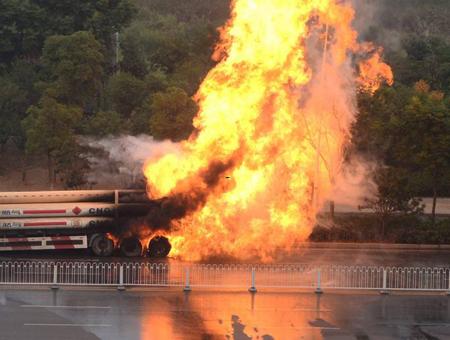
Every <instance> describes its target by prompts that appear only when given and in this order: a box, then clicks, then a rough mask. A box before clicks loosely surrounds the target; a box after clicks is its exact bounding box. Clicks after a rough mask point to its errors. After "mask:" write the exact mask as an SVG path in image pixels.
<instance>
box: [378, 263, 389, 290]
mask: <svg viewBox="0 0 450 340" xmlns="http://www.w3.org/2000/svg"><path fill="white" fill-rule="evenodd" d="M380 294H382V295H387V294H389V292H388V290H387V271H386V268H383V288H382V289H381V291H380Z"/></svg>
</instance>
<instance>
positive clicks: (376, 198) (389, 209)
mask: <svg viewBox="0 0 450 340" xmlns="http://www.w3.org/2000/svg"><path fill="white" fill-rule="evenodd" d="M372 178H373V180H374V183H375V185H376V187H377V189H376V192H375V194H374V195H373V196H372V197H366V198H365V199H364V201H365V205H364V206H362V207H361V209H365V208H369V209H372V210H374V212H375V214H376V215H377V216H378V218H379V220H380V225H381V230H380V234H381V237H382V238H384V237H385V232H386V225H387V223H388V222H389V219H390V217H391V216H392V215H393V214H396V213H399V214H404V215H408V214H418V213H421V212H422V211H423V205H421V203H420V200H419V199H417V198H416V196H415V187H414V183H413V181H412V179H411V178H410V176H409V174H408V172H407V171H405V170H404V169H398V168H393V167H379V168H378V169H376V171H375V172H374V173H373V176H372Z"/></svg>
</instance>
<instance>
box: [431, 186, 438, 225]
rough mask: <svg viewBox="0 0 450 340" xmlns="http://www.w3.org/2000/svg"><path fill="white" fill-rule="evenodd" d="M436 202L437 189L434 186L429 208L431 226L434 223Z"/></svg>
mask: <svg viewBox="0 0 450 340" xmlns="http://www.w3.org/2000/svg"><path fill="white" fill-rule="evenodd" d="M436 201H437V189H436V185H434V186H433V206H432V207H431V222H432V223H433V225H434V224H435V222H436Z"/></svg>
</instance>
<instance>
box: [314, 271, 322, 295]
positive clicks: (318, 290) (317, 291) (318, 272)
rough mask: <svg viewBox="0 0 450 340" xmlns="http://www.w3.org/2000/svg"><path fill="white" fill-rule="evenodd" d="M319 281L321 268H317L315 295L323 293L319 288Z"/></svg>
mask: <svg viewBox="0 0 450 340" xmlns="http://www.w3.org/2000/svg"><path fill="white" fill-rule="evenodd" d="M321 281H322V270H321V268H317V286H316V291H315V293H316V294H322V293H323V291H322V287H321V286H322V283H321Z"/></svg>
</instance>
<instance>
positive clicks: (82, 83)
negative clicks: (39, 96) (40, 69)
mask: <svg viewBox="0 0 450 340" xmlns="http://www.w3.org/2000/svg"><path fill="white" fill-rule="evenodd" d="M42 60H43V63H44V65H45V67H46V70H47V72H48V73H49V79H50V87H53V89H54V90H55V93H56V94H57V96H58V99H59V100H61V101H63V102H65V103H67V104H70V105H73V104H74V105H78V106H81V107H83V108H84V109H85V110H88V109H89V107H92V106H93V105H94V103H95V98H96V97H98V96H99V92H100V90H101V87H102V77H103V73H104V70H103V65H104V57H103V54H102V46H101V44H100V43H99V42H98V41H97V40H96V39H95V37H94V36H93V35H92V33H89V32H83V31H80V32H76V33H74V34H72V35H69V36H61V35H58V36H51V37H49V38H48V39H47V40H46V41H45V45H44V49H43V55H42Z"/></svg>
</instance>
